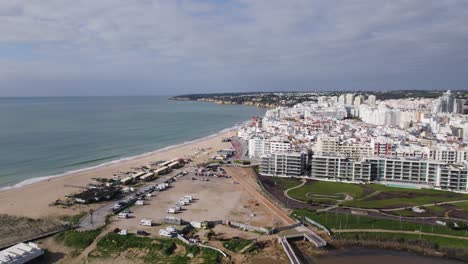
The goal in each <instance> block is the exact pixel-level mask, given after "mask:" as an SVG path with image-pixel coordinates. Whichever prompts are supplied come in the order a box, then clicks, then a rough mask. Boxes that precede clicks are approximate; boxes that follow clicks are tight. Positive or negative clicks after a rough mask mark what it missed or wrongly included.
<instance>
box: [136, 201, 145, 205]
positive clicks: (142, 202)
mask: <svg viewBox="0 0 468 264" xmlns="http://www.w3.org/2000/svg"><path fill="white" fill-rule="evenodd" d="M135 204H136V205H145V201H143V200H137V201H136V202H135Z"/></svg>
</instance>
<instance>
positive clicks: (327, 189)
mask: <svg viewBox="0 0 468 264" xmlns="http://www.w3.org/2000/svg"><path fill="white" fill-rule="evenodd" d="M344 194H347V195H349V196H351V197H353V198H354V199H356V198H359V197H361V196H362V195H363V194H364V190H363V188H362V186H360V185H356V184H348V183H339V182H325V181H309V182H308V183H306V184H305V185H304V186H301V187H299V188H296V189H293V190H291V191H289V192H288V195H289V196H291V197H292V198H295V199H298V200H303V201H313V202H324V201H333V200H342V199H344V197H345V195H344Z"/></svg>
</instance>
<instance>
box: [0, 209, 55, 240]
mask: <svg viewBox="0 0 468 264" xmlns="http://www.w3.org/2000/svg"><path fill="white" fill-rule="evenodd" d="M62 228H63V225H62V224H61V223H60V222H58V221H56V220H48V219H32V218H27V217H16V216H9V215H6V214H0V247H5V246H8V245H11V244H14V243H18V242H19V241H24V240H29V239H32V238H36V237H37V236H39V235H42V234H45V233H49V232H53V231H56V230H60V229H62Z"/></svg>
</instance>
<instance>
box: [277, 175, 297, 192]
mask: <svg viewBox="0 0 468 264" xmlns="http://www.w3.org/2000/svg"><path fill="white" fill-rule="evenodd" d="M271 178H272V180H273V181H274V182H275V184H276V185H277V186H278V187H279V188H280V189H281V190H283V191H285V190H287V189H289V188H292V187H294V186H297V185H299V184H301V181H300V180H298V179H294V178H283V177H271Z"/></svg>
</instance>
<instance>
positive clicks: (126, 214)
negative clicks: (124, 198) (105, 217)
mask: <svg viewBox="0 0 468 264" xmlns="http://www.w3.org/2000/svg"><path fill="white" fill-rule="evenodd" d="M117 217H118V218H121V219H127V218H128V213H123V212H122V213H119V214H118V215H117Z"/></svg>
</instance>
